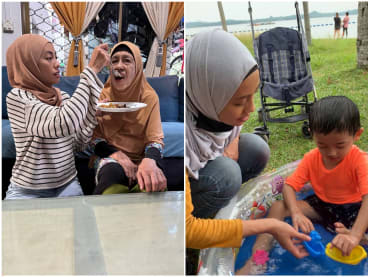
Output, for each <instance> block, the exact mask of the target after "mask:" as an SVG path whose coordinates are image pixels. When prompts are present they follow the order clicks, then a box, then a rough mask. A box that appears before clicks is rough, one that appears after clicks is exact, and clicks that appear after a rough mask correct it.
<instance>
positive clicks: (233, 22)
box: [185, 9, 358, 28]
mask: <svg viewBox="0 0 368 277" xmlns="http://www.w3.org/2000/svg"><path fill="white" fill-rule="evenodd" d="M345 12H346V11H343V12H338V13H339V14H345ZM347 12H349V15H355V14H358V10H357V9H355V10H349V11H347ZM335 14H336V13H335V12H333V13H319V12H316V11H313V12H310V13H309V17H310V18H317V17H334V16H335ZM301 18H302V19H304V15H303V14H301ZM293 19H295V15H288V16H279V17H273V16H270V17H268V18H261V19H254V20H253V23H255V24H261V25H265V24H273V22H274V21H280V20H293ZM248 23H250V20H236V19H228V20H226V24H227V25H236V24H248ZM211 26H221V21H214V22H201V21H195V22H186V23H185V28H199V27H211Z"/></svg>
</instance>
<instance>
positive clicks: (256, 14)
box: [185, 0, 358, 22]
mask: <svg viewBox="0 0 368 277" xmlns="http://www.w3.org/2000/svg"><path fill="white" fill-rule="evenodd" d="M298 3H299V11H300V13H301V14H303V4H302V2H301V1H300V2H298ZM308 3H309V12H312V11H318V12H321V13H331V12H343V14H341V13H340V16H344V15H345V11H347V10H353V9H358V1H350V2H345V1H344V2H341V1H329V2H319V1H308ZM251 5H252V16H253V19H259V18H268V17H270V16H273V17H278V16H287V15H295V6H294V1H259V0H257V1H252V2H251ZM222 6H223V8H224V13H225V17H226V19H238V20H249V19H250V18H249V13H248V1H242V2H233V1H222ZM185 21H186V22H193V21H220V15H219V11H218V6H217V2H215V1H211V2H200V1H198V2H191V1H185Z"/></svg>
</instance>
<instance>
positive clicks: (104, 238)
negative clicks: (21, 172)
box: [2, 192, 184, 275]
mask: <svg viewBox="0 0 368 277" xmlns="http://www.w3.org/2000/svg"><path fill="white" fill-rule="evenodd" d="M2 205H3V218H2V228H3V230H2V243H3V244H2V245H3V252H2V257H3V263H2V265H3V270H2V271H3V272H2V273H3V274H4V275H5V274H16V275H21V274H27V275H31V274H36V275H44V274H47V275H54V274H62V275H111V274H115V275H138V274H139V275H184V193H183V192H163V193H130V194H119V195H106V196H104V195H100V196H83V197H70V198H46V199H31V200H7V201H3V202H2Z"/></svg>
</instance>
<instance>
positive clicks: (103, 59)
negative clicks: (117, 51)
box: [88, 43, 110, 74]
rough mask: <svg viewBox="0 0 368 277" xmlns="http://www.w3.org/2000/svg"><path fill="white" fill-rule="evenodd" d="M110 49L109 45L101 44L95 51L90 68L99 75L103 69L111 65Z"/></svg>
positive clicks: (89, 64)
mask: <svg viewBox="0 0 368 277" xmlns="http://www.w3.org/2000/svg"><path fill="white" fill-rule="evenodd" d="M108 50H109V47H108V45H107V43H104V44H100V45H99V46H97V47H96V48H95V49H93V52H92V55H91V59H90V61H89V63H88V66H89V67H90V68H91V69H92V70H93V71H94V72H95V73H96V74H97V73H99V72H100V71H101V70H102V68H104V67H105V66H107V65H109V63H110V56H109V53H108Z"/></svg>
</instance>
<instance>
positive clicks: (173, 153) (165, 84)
mask: <svg viewBox="0 0 368 277" xmlns="http://www.w3.org/2000/svg"><path fill="white" fill-rule="evenodd" d="M98 77H99V78H100V80H101V81H102V82H103V83H105V82H106V80H107V78H108V75H107V74H99V75H98ZM147 81H148V82H149V83H150V85H151V86H152V87H153V88H154V90H155V91H156V93H157V95H158V97H159V101H160V113H161V121H162V128H163V132H164V144H165V146H164V152H163V155H164V160H163V164H164V168H165V169H166V170H165V172H164V173H165V175H166V176H167V182H168V190H183V189H184V176H183V168H184V80H183V78H181V79H180V80H179V79H178V77H177V76H163V77H153V78H147ZM78 83H79V76H63V77H61V78H60V82H59V83H58V84H56V85H55V87H58V88H60V89H61V90H63V91H65V92H67V93H69V94H70V95H72V94H73V92H74V90H75V88H76V87H77V86H78ZM11 89H12V87H11V86H10V84H9V81H8V74H7V69H6V66H3V67H2V173H3V174H2V197H3V198H4V196H5V193H6V191H7V187H8V185H9V180H10V177H11V170H12V167H13V165H14V162H15V156H16V151H15V145H14V139H13V135H12V133H11V128H10V122H9V119H8V113H7V108H6V95H7V93H8V92H9V91H10V90H11ZM88 158H89V157H88V156H86V155H81V154H80V153H77V154H76V167H77V171H78V178H79V181H80V183H81V186H82V189H83V191H84V193H85V194H86V195H88V194H91V193H92V192H93V190H94V187H95V184H94V172H93V170H92V169H90V168H88Z"/></svg>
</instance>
